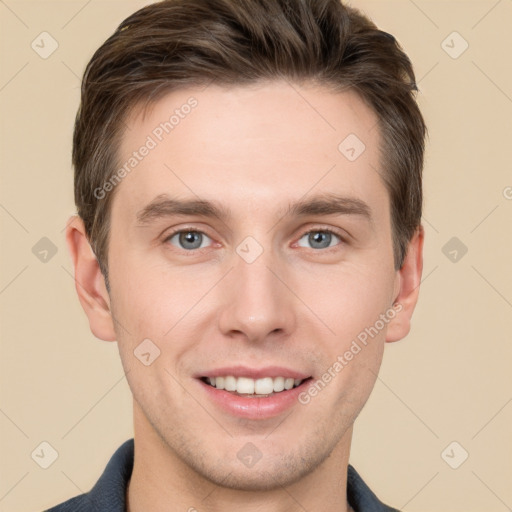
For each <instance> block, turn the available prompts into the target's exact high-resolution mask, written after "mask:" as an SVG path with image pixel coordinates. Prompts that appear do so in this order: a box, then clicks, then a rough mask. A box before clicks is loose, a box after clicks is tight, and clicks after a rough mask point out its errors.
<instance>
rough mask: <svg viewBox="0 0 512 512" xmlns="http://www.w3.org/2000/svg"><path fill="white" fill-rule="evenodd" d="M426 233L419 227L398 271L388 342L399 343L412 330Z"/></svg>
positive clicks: (387, 335)
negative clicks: (393, 315)
mask: <svg viewBox="0 0 512 512" xmlns="http://www.w3.org/2000/svg"><path fill="white" fill-rule="evenodd" d="M424 238H425V232H424V230H423V226H419V227H418V229H417V230H416V232H415V234H414V236H413V237H412V239H411V241H410V242H409V245H408V249H407V254H406V256H405V259H404V262H403V265H402V268H401V269H400V270H398V271H397V276H396V279H397V288H398V293H397V296H396V299H395V305H394V306H393V309H395V311H397V314H396V316H395V317H394V318H393V319H392V320H391V321H390V322H389V324H388V328H387V332H386V341H388V342H392V341H398V340H401V339H402V338H404V337H405V336H407V334H408V333H409V330H410V328H411V318H412V314H413V312H414V308H415V307H416V303H417V302H418V295H419V291H420V283H421V274H422V271H423V241H424Z"/></svg>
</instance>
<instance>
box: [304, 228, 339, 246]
mask: <svg viewBox="0 0 512 512" xmlns="http://www.w3.org/2000/svg"><path fill="white" fill-rule="evenodd" d="M304 238H305V239H306V243H309V244H311V247H312V248H313V249H327V248H329V247H333V246H335V245H337V244H336V243H331V242H333V241H334V242H335V239H336V238H337V239H338V241H339V242H342V241H343V240H342V239H341V237H340V235H338V234H336V233H335V232H334V231H332V230H330V229H314V230H311V231H308V232H307V233H304V234H303V235H302V237H301V238H300V240H299V241H298V244H299V245H300V246H301V247H307V245H305V244H304V243H301V241H302V240H303V239H304Z"/></svg>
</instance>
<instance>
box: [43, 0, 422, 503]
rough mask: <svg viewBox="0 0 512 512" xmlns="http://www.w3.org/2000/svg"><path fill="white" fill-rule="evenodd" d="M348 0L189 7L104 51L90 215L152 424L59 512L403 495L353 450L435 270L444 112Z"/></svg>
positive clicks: (91, 145)
mask: <svg viewBox="0 0 512 512" xmlns="http://www.w3.org/2000/svg"><path fill="white" fill-rule="evenodd" d="M415 89H416V86H415V83H414V74H413V70H412V66H411V64H410V62H409V59H408V58H407V56H406V55H405V54H404V53H403V51H402V50H401V49H400V47H399V45H398V43H397V42H396V41H395V39H394V38H393V37H392V36H390V35H389V34H387V33H384V32H382V31H379V30H378V29H377V28H376V27H375V26H374V25H373V23H372V22H371V21H369V20H368V19H367V18H366V17H364V16H363V15H361V14H360V13H359V12H358V11H356V10H354V9H353V8H350V7H348V6H344V5H342V4H341V3H339V2H338V1H337V0H293V1H292V0H243V1H242V0H236V1H234V0H168V1H164V2H160V3H155V4H152V5H149V6H147V7H146V8H144V9H142V10H140V11H138V12H137V13H135V14H133V15H132V16H130V17H129V18H128V19H126V20H125V21H124V22H123V23H122V24H121V25H120V27H119V28H118V29H117V31H116V32H115V33H114V34H113V35H112V36H111V37H110V38H109V39H108V40H107V41H106V42H105V43H104V44H103V45H102V46H101V48H100V49H99V50H97V52H96V53H95V55H94V56H93V58H92V60H91V62H90V63H89V65H88V66H87V69H86V72H85V75H84V79H83V87H82V98H81V105H80V109H79V112H78V115H77V119H76V125H75V133H74V143H73V163H74V166H75V200H76V204H77V207H78V215H77V216H76V217H74V218H73V219H72V221H71V222H70V223H69V226H68V228H67V233H66V237H67V242H68V246H69V249H70V252H71V255H72V259H73V263H74V267H75V278H76V289H77V293H78V296H79V299H80V302H81V304H82V306H83V308H84V310H85V312H86V314H87V316H88V319H89V323H90V328H91V331H92V332H93V334H94V335H95V336H96V337H98V338H100V339H102V340H106V341H114V340H116V341H117V342H118V347H119V353H120V356H121V360H122V364H123V367H124V370H125V373H126V377H127V379H128V383H129V385H130V388H131V391H132V393H133V398H134V401H133V404H134V439H132V440H128V441H127V442H126V443H124V444H123V445H122V446H121V447H120V448H119V449H118V450H117V452H116V453H115V454H114V456H113V457H112V459H111V461H110V462H109V464H108V466H107V468H106V469H105V472H104V474H103V475H102V476H101V478H100V479H99V481H98V483H97V484H96V485H95V486H94V488H93V489H92V490H91V491H90V492H89V493H85V494H83V495H81V496H78V497H75V498H72V499H70V500H69V501H67V502H66V503H64V504H61V505H59V506H57V507H54V508H52V509H51V510H52V511H58V512H64V511H93V510H95V511H96V510H97V511H100V510H101V511H123V510H128V511H130V512H141V511H149V510H151V511H162V512H163V511H166V512H174V511H189V512H194V511H198V512H201V511H203V510H204V511H220V510H222V511H224V512H225V511H232V510H233V511H234V510H236V511H250V510H265V511H270V512H280V511H296V510H297V511H298V510H310V511H315V512H317V511H322V512H334V511H336V512H344V511H350V510H353V511H365V512H370V511H386V510H387V511H389V510H395V509H391V508H389V507H387V506H386V505H384V504H382V503H381V502H380V501H379V500H378V499H377V497H376V496H375V494H373V493H372V491H371V490H370V489H369V488H368V487H367V486H366V484H365V483H364V481H363V480H362V478H361V477H360V476H359V475H358V473H357V472H356V470H355V469H354V468H353V467H352V466H351V465H349V454H350V443H351V436H352V429H353V424H354V420H355V419H356V417H357V416H358V414H359V412H360V411H361V409H362V407H363V405H364V404H365V402H366V401H367V399H368V396H369V394H370V392H371V390H372V388H373V385H374V383H375V380H376V377H377V373H378V370H379V367H380V363H381V360H382V355H383V350H384V344H385V342H386V341H387V342H392V341H396V340H399V339H402V338H403V337H404V336H406V334H407V333H408V331H409V327H410V319H411V316H412V314H413V310H414V308H415V305H416V301H417V298H418V291H419V284H420V278H421V271H422V246H423V229H422V227H421V223H420V222H421V207H422V206H421V205H422V192H421V190H422V187H421V172H422V165H423V151H424V138H425V131H426V130H425V125H424V121H423V118H422V116H421V113H420V111H419V109H418V107H417V104H416V102H415V99H414V92H415Z"/></svg>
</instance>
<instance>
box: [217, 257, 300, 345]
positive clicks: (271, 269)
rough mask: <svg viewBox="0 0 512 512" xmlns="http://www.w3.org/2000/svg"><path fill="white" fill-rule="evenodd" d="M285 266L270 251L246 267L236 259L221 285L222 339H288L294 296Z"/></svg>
mask: <svg viewBox="0 0 512 512" xmlns="http://www.w3.org/2000/svg"><path fill="white" fill-rule="evenodd" d="M286 280H287V279H286V270H285V268H284V265H277V264H276V261H275V258H274V256H273V255H272V253H271V251H270V250H267V251H264V252H263V253H262V254H261V255H260V256H259V257H258V258H257V259H256V260H255V261H253V262H252V263H248V262H247V261H245V260H244V259H243V258H241V257H238V255H235V257H234V268H233V269H232V270H231V272H229V274H228V276H227V277H226V279H224V280H223V281H224V283H223V290H222V294H223V300H222V311H221V313H220V315H219V317H218V318H219V328H220V330H221V332H222V333H223V334H224V335H225V336H230V337H237V336H238V337H239V338H245V339H246V340H247V341H249V342H251V343H261V342H264V341H265V340H268V339H269V338H272V341H275V339H276V338H279V337H285V336H287V335H289V334H290V333H291V332H292V331H293V329H294V327H295V321H296V317H295V311H294V295H293V293H292V291H290V287H289V285H288V286H287V284H288V283H286Z"/></svg>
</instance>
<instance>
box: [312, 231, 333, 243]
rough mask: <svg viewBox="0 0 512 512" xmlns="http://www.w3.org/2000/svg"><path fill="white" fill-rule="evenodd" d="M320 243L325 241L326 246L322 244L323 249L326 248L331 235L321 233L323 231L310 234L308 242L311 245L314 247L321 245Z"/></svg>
mask: <svg viewBox="0 0 512 512" xmlns="http://www.w3.org/2000/svg"><path fill="white" fill-rule="evenodd" d="M322 241H323V242H325V241H327V245H325V243H324V244H323V247H328V246H329V243H330V242H331V234H330V233H326V232H323V231H317V232H315V233H312V234H311V235H310V242H311V245H313V246H314V245H315V244H320V245H322Z"/></svg>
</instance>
